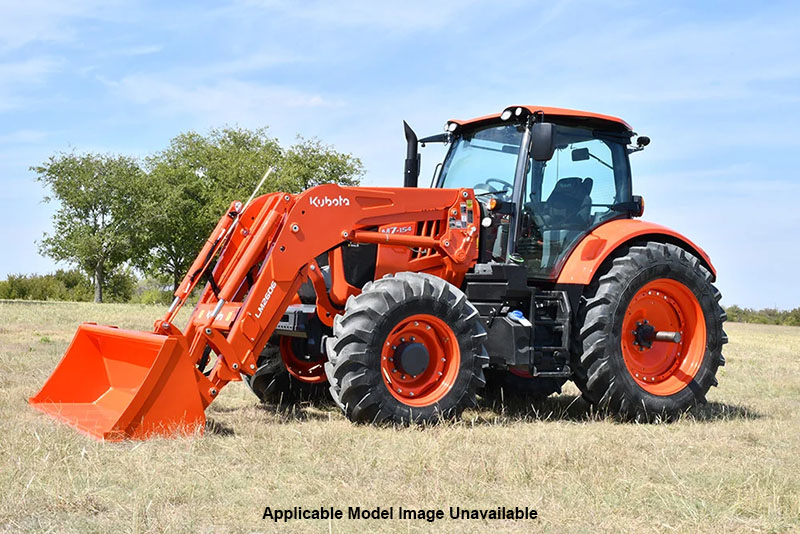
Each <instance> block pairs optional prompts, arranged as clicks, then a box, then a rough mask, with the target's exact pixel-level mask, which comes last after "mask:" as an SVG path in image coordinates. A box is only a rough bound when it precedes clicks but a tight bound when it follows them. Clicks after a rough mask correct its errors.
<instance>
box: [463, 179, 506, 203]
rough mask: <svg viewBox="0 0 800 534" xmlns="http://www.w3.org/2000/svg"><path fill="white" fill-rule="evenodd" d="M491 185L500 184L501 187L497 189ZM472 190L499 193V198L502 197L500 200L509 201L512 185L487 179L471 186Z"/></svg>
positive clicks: (498, 180) (503, 181)
mask: <svg viewBox="0 0 800 534" xmlns="http://www.w3.org/2000/svg"><path fill="white" fill-rule="evenodd" d="M492 183H497V184H500V185H501V186H502V187H501V188H500V189H498V188H496V187H494V186H493V185H492ZM472 188H473V189H486V190H488V191H489V193H499V194H500V196H501V197H502V200H509V199H510V198H511V192H512V191H513V190H514V186H513V185H511V184H510V183H508V182H506V181H505V180H500V179H499V178H489V179H487V180H486V181H485V182H482V183H480V184H475V185H473V186H472Z"/></svg>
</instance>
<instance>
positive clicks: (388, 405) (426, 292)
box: [325, 273, 489, 423]
mask: <svg viewBox="0 0 800 534" xmlns="http://www.w3.org/2000/svg"><path fill="white" fill-rule="evenodd" d="M485 336H486V331H485V330H484V328H483V324H482V323H481V320H480V317H479V316H478V311H477V310H476V309H475V307H474V306H473V305H472V304H471V303H470V302H469V301H468V300H467V298H466V296H465V295H464V293H462V292H461V291H460V290H459V289H458V288H456V287H455V286H453V285H451V284H449V283H448V282H446V281H444V280H442V279H441V278H438V277H436V276H432V275H429V274H421V273H398V274H395V275H394V276H387V277H384V278H381V279H380V280H377V281H375V282H369V283H367V284H366V285H365V286H364V288H363V290H362V293H361V294H360V295H358V296H356V297H352V298H350V299H348V301H347V305H346V307H345V311H344V314H343V315H341V316H337V317H336V320H335V321H334V323H333V337H332V338H330V339H328V344H327V353H328V358H329V362H328V363H327V364H325V371H326V373H327V375H328V381H329V382H330V384H331V386H330V391H331V395H332V396H333V398H334V400H335V401H336V403H337V404H338V405H339V406H340V407H341V408H342V410H344V413H345V415H346V416H347V417H348V418H349V419H350V420H352V421H354V422H359V423H379V422H384V421H386V422H403V423H407V422H434V421H438V420H441V419H450V418H455V417H458V416H459V415H460V414H461V412H462V411H463V410H464V409H465V408H468V407H471V406H475V404H476V393H477V390H478V389H479V388H481V387H483V385H484V384H485V381H484V378H483V366H484V365H485V364H487V363H488V360H489V358H488V356H487V353H486V349H485V348H484V346H483V340H484V338H485Z"/></svg>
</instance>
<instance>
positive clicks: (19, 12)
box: [0, 0, 108, 51]
mask: <svg viewBox="0 0 800 534" xmlns="http://www.w3.org/2000/svg"><path fill="white" fill-rule="evenodd" d="M107 5H108V2H102V1H101V0H69V1H63V2H59V1H56V2H53V1H48V0H24V1H7V2H2V3H0V51H3V50H6V51H7V50H12V49H15V48H20V47H23V46H25V45H27V44H30V43H34V42H64V41H72V40H74V39H75V38H76V37H77V32H76V30H75V28H74V27H72V26H71V25H70V24H69V22H70V21H72V20H74V19H76V18H80V17H94V16H96V15H97V13H98V11H100V9H101V7H102V6H107Z"/></svg>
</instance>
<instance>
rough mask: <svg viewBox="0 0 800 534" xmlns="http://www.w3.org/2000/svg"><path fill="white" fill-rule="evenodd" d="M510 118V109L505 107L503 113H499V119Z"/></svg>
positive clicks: (505, 119)
mask: <svg viewBox="0 0 800 534" xmlns="http://www.w3.org/2000/svg"><path fill="white" fill-rule="evenodd" d="M510 118H511V110H510V109H507V110H505V111H504V112H503V113H501V114H500V120H504V121H507V120H508V119H510Z"/></svg>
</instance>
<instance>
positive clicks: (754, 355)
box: [0, 303, 800, 533]
mask: <svg viewBox="0 0 800 534" xmlns="http://www.w3.org/2000/svg"><path fill="white" fill-rule="evenodd" d="M162 313H163V309H161V308H158V307H149V306H136V305H111V304H106V305H94V304H72V303H47V304H35V303H0V488H1V489H0V502H1V503H2V504H0V532H5V531H9V532H17V531H22V532H185V531H191V532H215V533H216V532H220V533H222V532H272V531H276V530H280V531H287V532H289V531H291V532H328V531H329V530H330V531H332V532H368V531H376V532H397V531H400V532H428V531H431V532H432V531H436V532H484V531H487V530H490V529H491V530H493V531H496V532H637V533H640V532H797V531H800V328H791V327H777V326H756V325H744V324H729V325H727V328H726V330H727V332H728V335H729V337H730V340H731V341H730V344H729V345H727V347H726V351H725V356H726V358H727V361H728V364H727V366H726V367H724V368H722V369H721V370H720V373H719V382H720V387H719V388H716V389H713V390H712V391H711V392H710V393H709V395H708V400H709V404H708V405H706V406H705V407H704V408H702V409H700V410H697V411H696V412H694V413H691V414H688V415H687V416H685V417H683V418H682V419H681V420H679V421H677V422H675V423H671V424H651V425H639V424H631V423H620V422H617V421H615V420H613V419H611V418H608V417H601V416H598V415H597V414H593V413H592V412H591V410H590V409H589V408H588V407H587V406H586V405H585V404H583V402H582V401H581V400H579V399H577V398H576V390H575V389H574V388H572V387H570V388H568V389H565V391H564V394H562V395H560V396H557V397H553V398H551V399H549V400H548V401H547V402H545V403H542V404H539V405H533V406H528V405H516V406H502V405H500V404H499V403H496V404H494V405H488V403H487V405H486V406H483V407H482V408H481V409H479V410H472V411H468V412H466V413H465V414H464V418H463V421H462V422H460V423H455V424H447V425H440V426H436V427H433V428H373V427H366V426H354V425H352V424H350V423H349V422H348V421H347V420H346V419H344V418H343V416H342V415H341V414H340V413H339V411H338V409H336V408H335V407H334V406H330V405H322V406H319V405H317V406H310V405H300V406H295V407H293V408H291V409H288V410H283V409H279V408H277V407H275V406H260V405H259V404H258V402H257V401H256V398H255V397H254V396H253V395H252V393H250V392H249V391H248V390H247V388H246V387H245V386H244V385H243V384H241V383H236V384H232V385H230V386H229V387H228V388H226V389H225V390H223V391H222V393H221V395H220V398H219V399H218V400H217V401H215V403H214V404H212V405H211V406H210V407H209V410H208V416H209V419H210V420H211V422H212V424H211V426H210V429H209V431H207V432H206V434H205V435H204V436H202V437H184V438H178V439H154V440H150V441H145V442H125V443H114V444H112V443H100V442H97V441H94V440H92V439H90V438H87V437H85V436H83V435H81V434H78V433H77V432H75V431H73V430H72V429H71V428H69V427H67V426H65V425H62V424H59V423H56V422H55V421H54V420H51V419H50V418H48V417H46V416H44V415H42V414H40V413H39V412H37V411H35V410H33V409H32V408H31V407H30V406H28V405H27V402H26V399H27V397H29V396H30V395H32V394H34V393H35V392H36V391H37V390H38V388H39V387H40V386H41V385H42V383H43V382H44V380H45V379H46V378H47V377H48V376H49V374H50V373H51V371H52V370H53V368H54V366H55V365H56V363H57V362H58V360H59V359H60V357H61V355H62V354H63V352H64V350H65V349H66V346H67V344H68V342H69V340H70V339H71V337H72V334H73V333H74V331H75V328H76V326H77V325H78V324H79V323H80V322H81V321H84V320H91V321H97V322H100V323H107V324H116V325H119V326H122V327H131V328H137V329H149V327H150V325H152V322H153V320H154V319H155V318H156V317H158V316H160V315H161V314H162ZM265 506H271V507H272V508H289V507H292V506H303V507H307V508H314V507H319V506H326V507H327V506H335V507H340V508H345V509H346V507H347V506H364V507H375V506H382V507H384V508H386V507H390V506H394V507H398V506H403V507H405V508H444V509H445V511H447V508H448V507H450V506H462V507H468V508H495V507H497V506H511V507H513V506H530V507H532V508H535V509H536V510H537V511H538V513H539V519H537V520H535V521H516V522H515V521H502V520H501V521H491V522H486V521H482V520H449V519H444V520H439V521H437V522H435V523H433V524H430V523H427V522H425V521H405V520H404V521H400V520H397V519H395V520H394V521H384V520H366V521H360V522H352V521H346V520H339V521H333V522H328V521H295V522H291V523H289V524H288V525H277V526H276V525H275V524H273V523H271V522H267V521H262V519H261V516H262V513H263V511H264V508H265Z"/></svg>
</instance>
